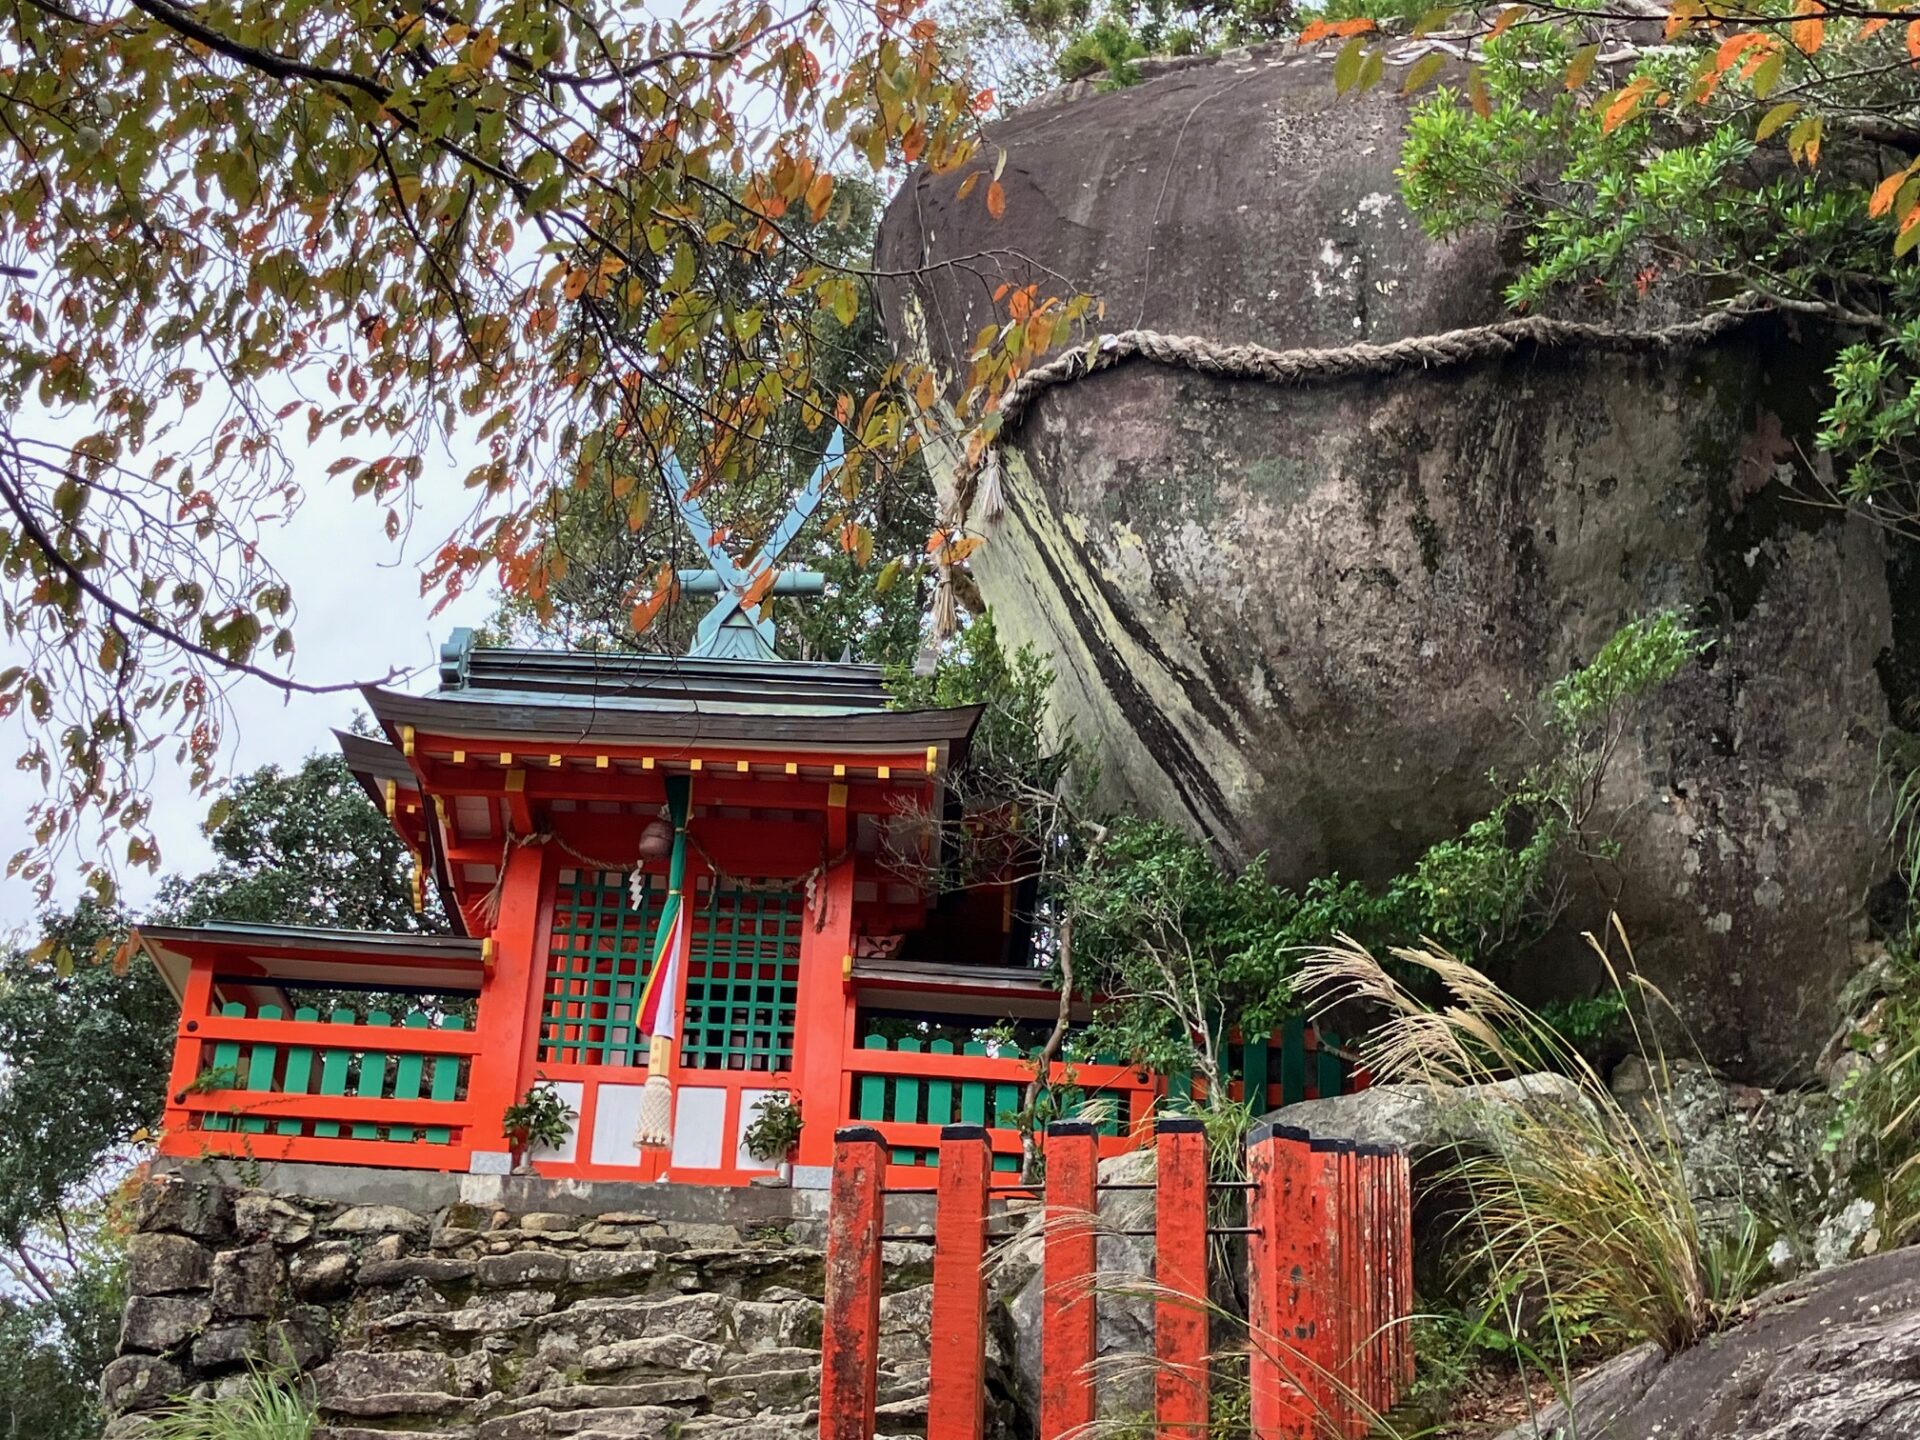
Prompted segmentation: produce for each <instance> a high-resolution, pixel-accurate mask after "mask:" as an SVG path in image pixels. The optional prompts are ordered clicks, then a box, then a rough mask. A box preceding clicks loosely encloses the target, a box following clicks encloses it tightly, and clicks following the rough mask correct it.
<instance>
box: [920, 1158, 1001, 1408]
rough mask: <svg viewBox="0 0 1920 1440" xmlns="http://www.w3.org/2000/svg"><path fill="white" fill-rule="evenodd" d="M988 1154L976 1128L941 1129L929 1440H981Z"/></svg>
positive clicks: (990, 1166) (990, 1168) (984, 1393)
mask: <svg viewBox="0 0 1920 1440" xmlns="http://www.w3.org/2000/svg"><path fill="white" fill-rule="evenodd" d="M992 1173H993V1150H992V1148H991V1146H990V1145H989V1143H988V1140H987V1132H986V1129H985V1128H984V1127H983V1126H979V1125H948V1126H946V1127H944V1128H943V1129H942V1130H941V1131H940V1171H939V1174H938V1176H937V1177H936V1181H937V1183H936V1184H935V1186H934V1190H935V1193H936V1195H937V1197H938V1209H937V1210H936V1212H935V1216H934V1228H933V1234H934V1240H933V1334H932V1336H931V1337H929V1358H930V1360H931V1373H930V1374H929V1376H928V1381H927V1440H983V1437H984V1436H985V1434H986V1428H987V1412H986V1396H987V1384H986V1354H987V1182H988V1179H989V1177H990V1176H991V1175H992Z"/></svg>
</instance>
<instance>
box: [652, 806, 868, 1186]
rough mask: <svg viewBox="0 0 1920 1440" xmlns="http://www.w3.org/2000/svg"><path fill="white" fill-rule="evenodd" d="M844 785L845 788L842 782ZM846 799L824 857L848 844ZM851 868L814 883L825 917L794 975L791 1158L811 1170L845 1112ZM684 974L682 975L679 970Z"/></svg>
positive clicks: (810, 935)
mask: <svg viewBox="0 0 1920 1440" xmlns="http://www.w3.org/2000/svg"><path fill="white" fill-rule="evenodd" d="M841 788H843V789H844V787H841ZM846 815H847V810H846V804H845V799H844V796H842V797H841V803H840V804H839V805H837V806H830V808H829V810H828V812H827V818H828V827H827V834H828V838H827V839H826V840H825V841H824V842H823V843H824V844H825V845H826V848H827V853H828V854H829V855H838V854H840V853H841V852H842V851H843V850H845V849H846V841H845V839H844V838H842V839H839V840H834V839H832V838H831V836H832V835H834V834H840V835H841V836H842V837H844V834H845V826H846ZM853 871H854V862H853V859H852V858H851V857H848V858H847V859H846V860H844V861H843V862H841V863H840V864H838V865H836V866H834V867H833V868H832V869H831V870H829V871H828V872H827V873H826V874H825V875H822V876H821V877H820V878H819V880H818V881H816V882H815V883H816V884H818V885H819V886H820V887H821V890H822V893H821V895H820V899H819V903H820V904H822V905H823V906H824V907H825V911H826V913H825V918H824V920H822V921H821V922H820V923H819V924H815V923H814V922H813V921H812V920H809V921H808V923H807V924H805V925H803V926H802V927H801V931H800V977H799V987H798V989H797V991H796V996H797V999H796V1008H795V1012H794V1027H793V1044H794V1056H793V1065H794V1068H793V1087H794V1089H795V1090H796V1091H797V1092H798V1093H799V1096H800V1110H801V1113H802V1114H803V1115H805V1116H806V1117H807V1120H808V1123H807V1124H806V1125H805V1126H803V1127H802V1129H801V1131H800V1144H799V1147H798V1150H797V1152H796V1154H795V1156H794V1163H795V1164H796V1165H800V1166H804V1167H817V1166H823V1165H827V1164H830V1163H831V1162H832V1154H831V1146H830V1145H829V1143H828V1141H829V1137H830V1136H831V1135H832V1133H833V1128H834V1126H836V1125H838V1124H840V1123H841V1122H842V1121H844V1120H845V1119H846V1118H847V1116H848V1111H847V1109H846V1108H845V1107H844V1106H843V1105H842V1104H841V1090H842V1088H843V1086H844V1085H845V1084H846V1034H847V1032H848V1030H849V1029H850V1028H851V1026H852V1019H853V1010H854V1007H853V995H852V993H851V991H850V989H849V988H848V987H849V983H850V982H849V980H848V977H847V974H846V966H847V964H848V962H849V961H850V960H851V958H852V955H853ZM682 973H684V968H683V971H682Z"/></svg>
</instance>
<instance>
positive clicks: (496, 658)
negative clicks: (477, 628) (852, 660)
mask: <svg viewBox="0 0 1920 1440" xmlns="http://www.w3.org/2000/svg"><path fill="white" fill-rule="evenodd" d="M439 694H440V695H441V696H444V697H447V698H458V699H462V700H471V701H480V702H484V701H499V702H501V703H505V704H523V703H527V702H529V701H534V700H536V699H537V701H538V702H539V703H545V704H569V703H576V704H577V703H586V704H592V705H617V706H619V707H621V708H623V709H633V710H661V711H682V712H685V711H694V710H704V711H712V710H716V709H720V710H725V711H726V712H728V713H731V714H753V715H793V714H808V715H819V714H833V715H859V714H866V713H869V712H872V711H877V710H884V709H886V706H887V691H886V685H885V683H884V680H883V677H882V672H881V669H880V667H879V666H878V665H853V664H846V663H828V662H823V661H816V660H739V659H723V658H717V657H700V656H690V655H635V654H624V653H618V652H606V653H603V652H599V651H588V650H519V649H493V648H486V647H480V646H476V645H474V644H473V643H472V632H471V631H466V630H456V631H455V632H454V638H453V639H452V640H451V641H450V642H449V643H448V644H447V645H446V646H445V647H444V648H443V649H442V650H441V652H440V690H439Z"/></svg>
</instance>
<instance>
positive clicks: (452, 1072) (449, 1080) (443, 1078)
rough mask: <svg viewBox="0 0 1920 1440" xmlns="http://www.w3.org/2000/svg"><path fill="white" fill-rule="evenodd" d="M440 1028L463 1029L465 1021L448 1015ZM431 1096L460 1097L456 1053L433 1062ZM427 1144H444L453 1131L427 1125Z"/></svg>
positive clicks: (458, 1066) (447, 1099)
mask: <svg viewBox="0 0 1920 1440" xmlns="http://www.w3.org/2000/svg"><path fill="white" fill-rule="evenodd" d="M440 1028H441V1029H442V1030H465V1029H466V1028H467V1022H466V1021H465V1020H462V1019H461V1018H460V1017H459V1016H458V1015H449V1016H447V1018H446V1019H445V1020H443V1021H442V1022H441V1024H440ZM432 1083H433V1098H434V1099H435V1100H438V1101H441V1102H443V1103H444V1102H448V1101H452V1100H457V1099H459V1098H460V1057H459V1056H458V1055H440V1056H436V1057H435V1058H434V1062H433V1082H432ZM426 1135H427V1144H429V1145H446V1144H449V1143H451V1141H452V1140H453V1132H452V1131H451V1130H449V1129H448V1128H447V1127H446V1126H445V1125H429V1126H428V1127H427V1131H426Z"/></svg>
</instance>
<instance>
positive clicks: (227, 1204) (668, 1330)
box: [103, 1172, 1013, 1440]
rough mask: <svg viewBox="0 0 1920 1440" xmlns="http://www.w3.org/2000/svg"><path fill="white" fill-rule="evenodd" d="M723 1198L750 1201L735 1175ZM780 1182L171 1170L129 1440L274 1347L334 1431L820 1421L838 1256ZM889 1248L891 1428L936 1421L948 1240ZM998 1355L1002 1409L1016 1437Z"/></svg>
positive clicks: (451, 1436) (137, 1329)
mask: <svg viewBox="0 0 1920 1440" xmlns="http://www.w3.org/2000/svg"><path fill="white" fill-rule="evenodd" d="M369 1173H370V1172H369ZM334 1188H336V1190H337V1188H338V1187H334ZM368 1188H369V1192H370V1193H379V1187H378V1186H373V1185H370V1186H369V1187H368ZM555 1198H556V1201H559V1200H565V1199H567V1198H569V1197H568V1195H567V1193H566V1192H564V1191H558V1190H556V1192H555ZM574 1198H575V1203H574V1204H572V1205H570V1206H569V1207H567V1208H568V1209H571V1210H574V1211H576V1212H577V1211H578V1209H579V1206H578V1203H577V1197H574ZM662 1198H663V1199H665V1198H668V1197H665V1196H663V1197H662ZM699 1198H700V1199H702V1200H703V1201H705V1202H707V1203H706V1204H704V1206H703V1207H702V1208H704V1209H706V1210H708V1211H710V1212H717V1213H720V1214H722V1215H724V1213H725V1211H726V1210H727V1208H728V1206H727V1203H726V1200H725V1192H707V1193H706V1194H705V1195H704V1196H701V1197H699ZM756 1198H757V1199H758V1200H759V1203H758V1204H756V1205H745V1204H743V1205H742V1207H741V1208H743V1209H748V1210H751V1211H757V1212H758V1214H757V1215H756V1218H754V1219H752V1220H751V1221H746V1222H742V1223H729V1222H728V1221H726V1220H725V1219H719V1220H709V1219H700V1220H688V1219H674V1218H663V1217H662V1216H661V1215H658V1214H655V1213H651V1212H642V1211H640V1210H637V1209H631V1210H609V1211H604V1212H598V1213H595V1212H592V1211H589V1212H588V1213H564V1212H563V1210H562V1209H561V1208H559V1205H558V1204H557V1203H556V1206H555V1208H552V1209H544V1210H530V1211H528V1210H518V1211H516V1210H514V1209H509V1208H505V1207H503V1206H493V1205H479V1204H474V1203H471V1202H469V1201H456V1202H453V1203H449V1204H443V1205H440V1206H437V1207H435V1208H431V1209H426V1210H415V1209H409V1208H406V1207H404V1206H400V1205H393V1204H385V1203H365V1204H353V1203H349V1202H346V1201H343V1200H340V1199H327V1200H318V1199H312V1198H302V1197H300V1196H297V1195H290V1194H284V1193H274V1192H272V1191H269V1190H265V1189H258V1188H252V1189H250V1188H244V1187H239V1186H234V1185H230V1184H226V1183H221V1182H219V1181H216V1180H206V1179H193V1178H185V1177H180V1176H161V1177H158V1178H156V1179H155V1180H153V1181H152V1182H151V1183H150V1184H149V1185H148V1186H147V1188H146V1190H145V1191H144V1193H143V1195H142V1199H141V1204H140V1210H139V1227H138V1234H137V1235H136V1236H135V1238H134V1240H133V1244H132V1258H131V1269H130V1277H129V1279H130V1291H131V1298H130V1299H129V1301H128V1305H127V1311H126V1319H125V1324H124V1327H123V1329H122V1334H121V1346H120V1349H121V1353H120V1356H119V1358H118V1359H116V1360H115V1361H114V1362H113V1364H112V1365H111V1366H109V1367H108V1370H107V1372H106V1375H105V1377H104V1380H103V1386H104V1392H105V1399H106V1403H107V1407H108V1410H109V1412H110V1413H111V1415H112V1416H113V1417H114V1418H113V1419H112V1421H111V1423H110V1424H109V1427H108V1430H107V1440H122V1437H128V1436H133V1435H137V1434H138V1433H139V1432H140V1431H141V1430H142V1429H144V1428H145V1427H146V1425H147V1424H148V1423H149V1422H150V1420H151V1418H152V1416H153V1415H154V1414H155V1412H157V1411H159V1410H161V1409H163V1408H164V1407H165V1406H166V1405H167V1404H168V1403H169V1402H170V1401H171V1400H172V1399H174V1398H175V1397H177V1396H181V1395H185V1394H190V1393H201V1394H207V1393H212V1394H219V1393H222V1392H223V1391H227V1390H231V1389H235V1388H237V1387H238V1386H239V1385H240V1384H242V1383H244V1380H245V1375H246V1369H247V1366H248V1364H249V1363H250V1362H255V1363H258V1362H266V1363H269V1364H273V1365H277V1366H279V1367H282V1368H283V1369H284V1370H287V1371H289V1372H292V1373H295V1374H297V1375H299V1376H300V1377H301V1379H302V1383H304V1384H305V1385H306V1386H308V1387H309V1389H310V1393H311V1394H312V1396H313V1398H314V1401H315V1403H316V1405H317V1407H318V1410H319V1414H320V1420H321V1425H322V1427H323V1428H322V1430H321V1432H320V1440H387V1437H394V1436H397V1435H401V1434H404V1435H405V1436H407V1437H408V1440H548V1437H567V1440H596V1437H611V1436H621V1437H630V1436H673V1437H682V1440H698V1437H703V1436H722V1435H724V1436H728V1437H735V1440H755V1437H765V1440H774V1437H786V1436H796V1435H803V1434H811V1433H813V1430H814V1428H815V1425H816V1422H817V1410H816V1407H817V1401H818V1394H819V1379H820V1353H819V1352H820V1335H821V1329H822V1324H823V1315H822V1308H821V1294H822V1254H821V1251H820V1249H819V1248H818V1247H817V1245H816V1244H812V1243H802V1242H803V1241H808V1240H817V1238H818V1231H819V1228H820V1227H819V1224H818V1222H817V1221H809V1220H807V1219H806V1218H804V1217H801V1218H797V1219H795V1220H792V1221H790V1222H788V1223H785V1224H779V1223H770V1222H768V1221H767V1220H766V1219H765V1218H764V1215H765V1212H766V1210H767V1206H766V1204H765V1201H764V1197H756ZM663 1208H665V1207H663ZM681 1208H685V1207H681ZM889 1228H890V1230H894V1231H896V1232H897V1231H899V1230H900V1229H901V1228H902V1226H901V1224H900V1222H899V1220H898V1219H897V1218H896V1219H895V1220H893V1221H890V1224H889ZM923 1233H924V1232H923ZM886 1249H887V1262H888V1263H887V1276H888V1292H889V1293H888V1295H887V1298H886V1300H885V1302H884V1304H883V1307H882V1331H883V1335H882V1350H883V1359H882V1362H881V1381H880V1400H881V1410H880V1429H881V1431H882V1432H883V1433H889V1434H915V1433H924V1432H925V1425H926V1374H927V1359H926V1357H927V1337H928V1333H929V1328H930V1323H929V1322H930V1316H929V1308H928V1301H929V1292H928V1286H927V1284H926V1281H927V1279H928V1271H929V1267H930V1261H931V1252H930V1247H929V1246H927V1245H924V1244H918V1243H902V1242H894V1243H890V1244H889V1245H888V1246H887V1247H886ZM996 1351H997V1352H998V1353H996V1356H995V1370H996V1382H995V1395H994V1396H993V1403H992V1405H991V1407H990V1408H992V1409H993V1410H994V1411H995V1416H994V1422H993V1430H994V1432H995V1433H997V1434H1007V1433H1009V1427H1010V1426H1011V1425H1012V1423H1013V1422H1012V1418H1011V1406H1010V1404H1009V1403H1008V1402H1007V1401H1005V1400H1004V1398H1003V1397H1004V1396H1005V1395H1006V1394H1007V1393H1008V1392H1009V1390H1010V1386H1008V1385H1007V1384H1006V1383H1004V1379H1003V1378H1001V1377H1004V1376H1005V1374H1006V1370H1005V1366H1004V1363H1003V1357H1004V1353H1005V1352H1004V1347H1002V1346H1001V1345H1000V1344H999V1342H998V1340H996Z"/></svg>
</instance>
